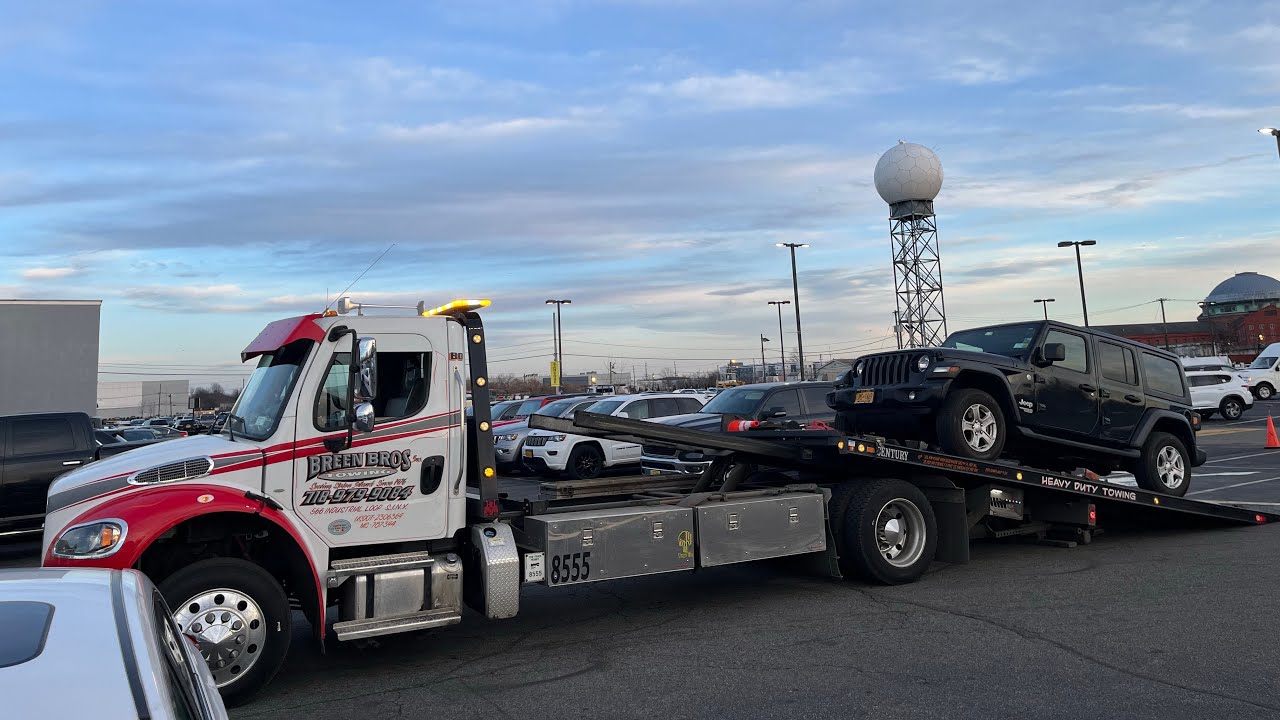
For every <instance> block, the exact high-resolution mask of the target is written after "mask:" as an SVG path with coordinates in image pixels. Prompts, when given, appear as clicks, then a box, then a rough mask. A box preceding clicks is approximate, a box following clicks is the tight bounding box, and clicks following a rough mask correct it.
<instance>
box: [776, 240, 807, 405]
mask: <svg viewBox="0 0 1280 720" xmlns="http://www.w3.org/2000/svg"><path fill="white" fill-rule="evenodd" d="M775 244H776V245H777V246H778V247H784V248H788V249H789V250H791V296H792V298H794V299H795V301H796V346H797V348H798V349H797V352H799V353H800V380H801V381H803V380H804V332H803V331H802V330H801V329H800V281H799V280H797V279H796V248H804V247H809V243H775Z"/></svg>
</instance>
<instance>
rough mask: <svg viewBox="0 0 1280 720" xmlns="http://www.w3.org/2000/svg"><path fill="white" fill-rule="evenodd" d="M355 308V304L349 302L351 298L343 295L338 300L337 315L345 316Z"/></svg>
mask: <svg viewBox="0 0 1280 720" xmlns="http://www.w3.org/2000/svg"><path fill="white" fill-rule="evenodd" d="M355 308H356V304H355V303H353V302H351V298H349V297H347V296H345V295H343V296H342V297H340V298H338V306H337V308H336V309H337V311H338V314H339V315H346V314H347V313H349V312H351V311H352V310H354V309H355Z"/></svg>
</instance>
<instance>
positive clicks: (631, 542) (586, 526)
mask: <svg viewBox="0 0 1280 720" xmlns="http://www.w3.org/2000/svg"><path fill="white" fill-rule="evenodd" d="M524 529H525V536H526V538H527V539H528V542H529V543H530V544H532V545H534V546H535V547H536V549H538V550H541V551H543V552H545V553H546V559H545V562H544V564H543V565H544V568H545V571H546V578H547V584H548V585H564V584H567V583H580V582H593V581H595V580H613V579H616V578H624V577H632V576H635V575H651V574H653V573H665V572H673V571H676V570H692V569H693V554H694V551H693V544H694V543H693V510H692V509H690V508H681V507H671V506H666V505H657V506H654V505H650V506H643V507H627V508H608V509H599V510H580V511H576V512H566V513H554V514H550V515H531V516H529V517H527V518H525V521H524ZM561 566H563V567H564V568H565V570H564V572H560V567H561Z"/></svg>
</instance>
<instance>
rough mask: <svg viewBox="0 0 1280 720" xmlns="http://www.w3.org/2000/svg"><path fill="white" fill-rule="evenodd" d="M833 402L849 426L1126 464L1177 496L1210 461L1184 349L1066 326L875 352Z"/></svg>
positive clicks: (986, 330)
mask: <svg viewBox="0 0 1280 720" xmlns="http://www.w3.org/2000/svg"><path fill="white" fill-rule="evenodd" d="M827 401H828V403H830V405H831V407H832V408H834V409H835V410H836V411H837V415H836V426H837V427H838V428H839V429H841V430H844V431H846V432H856V433H866V434H873V435H881V436H886V437H891V438H896V439H900V440H918V441H923V442H926V443H931V444H936V445H937V446H938V447H940V448H941V449H942V451H943V452H947V453H951V454H954V455H960V456H962V457H967V458H971V459H974V460H994V459H995V458H997V457H1000V456H1001V455H1005V456H1008V457H1011V458H1013V459H1015V460H1017V461H1018V462H1020V463H1023V464H1025V465H1030V466H1033V467H1039V468H1044V469H1046V470H1054V471H1070V470H1074V469H1076V468H1078V467H1084V468H1088V469H1090V470H1092V471H1093V472H1096V473H1098V474H1100V475H1105V474H1107V473H1109V472H1112V471H1113V470H1118V469H1124V470H1128V471H1129V472H1132V473H1133V476H1134V478H1135V479H1137V481H1138V485H1139V486H1140V487H1142V488H1144V489H1147V490H1152V491H1156V492H1161V493H1166V494H1169V495H1182V494H1184V493H1186V491H1187V486H1188V484H1189V479H1190V470H1191V467H1192V466H1198V465H1201V464H1203V463H1204V461H1205V453H1204V450H1201V449H1200V448H1198V447H1196V431H1197V430H1199V427H1200V418H1199V416H1198V415H1196V413H1195V412H1194V411H1193V410H1192V405H1191V396H1190V394H1189V393H1188V391H1187V380H1186V377H1185V376H1184V375H1183V371H1182V364H1181V363H1180V362H1179V361H1178V358H1177V356H1176V355H1173V354H1172V353H1169V352H1166V351H1164V350H1160V349H1158V348H1155V347H1151V346H1150V345H1144V344H1141V343H1135V342H1133V341H1131V340H1125V339H1124V338H1120V337H1116V336H1114V335H1108V334H1106V333H1101V332H1097V331H1096V330H1090V329H1088V328H1080V327H1076V326H1074V325H1068V324H1066V323H1059V322H1052V321H1045V322H1025V323H1011V324H1008V325H994V326H991V327H983V328H976V329H973V330H962V331H960V332H956V333H952V334H951V335H950V336H948V337H947V339H946V340H945V341H944V342H943V343H942V347H938V348H921V349H916V350H898V351H895V352H888V353H881V354H876V355H866V356H864V357H861V358H858V360H856V361H855V362H854V366H853V369H852V370H850V371H849V372H848V373H846V374H845V376H844V378H842V379H841V381H840V382H839V383H837V385H836V389H835V390H834V391H832V392H831V393H830V394H829V395H828V396H827Z"/></svg>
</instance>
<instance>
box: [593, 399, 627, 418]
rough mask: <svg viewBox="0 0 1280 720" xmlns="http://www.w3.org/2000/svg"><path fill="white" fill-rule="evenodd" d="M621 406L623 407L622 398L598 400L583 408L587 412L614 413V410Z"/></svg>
mask: <svg viewBox="0 0 1280 720" xmlns="http://www.w3.org/2000/svg"><path fill="white" fill-rule="evenodd" d="M620 407H622V401H621V400H600V401H598V402H593V403H591V404H590V405H588V406H586V407H585V408H583V409H584V410H586V411H587V412H593V413H597V414H600V415H612V414H613V411H614V410H617V409H618V408H620Z"/></svg>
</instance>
